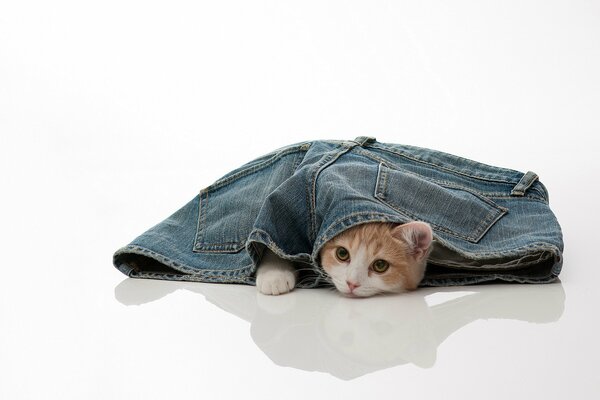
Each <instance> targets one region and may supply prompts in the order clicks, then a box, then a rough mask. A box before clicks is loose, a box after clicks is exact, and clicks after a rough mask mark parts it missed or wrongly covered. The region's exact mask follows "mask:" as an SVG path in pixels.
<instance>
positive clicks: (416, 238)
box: [392, 221, 433, 260]
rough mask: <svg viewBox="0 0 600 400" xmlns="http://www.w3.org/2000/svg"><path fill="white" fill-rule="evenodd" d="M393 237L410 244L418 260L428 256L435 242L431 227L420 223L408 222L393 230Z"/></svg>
mask: <svg viewBox="0 0 600 400" xmlns="http://www.w3.org/2000/svg"><path fill="white" fill-rule="evenodd" d="M392 236H393V237H395V238H396V239H400V240H403V241H404V242H406V243H408V245H409V246H410V248H411V250H412V251H413V255H414V256H415V258H416V259H417V260H420V259H421V258H423V257H424V256H426V255H427V253H428V250H429V247H430V246H431V242H432V240H433V232H432V230H431V226H429V224H428V223H426V222H420V221H414V222H408V223H406V224H402V225H398V226H396V227H395V228H393V229H392Z"/></svg>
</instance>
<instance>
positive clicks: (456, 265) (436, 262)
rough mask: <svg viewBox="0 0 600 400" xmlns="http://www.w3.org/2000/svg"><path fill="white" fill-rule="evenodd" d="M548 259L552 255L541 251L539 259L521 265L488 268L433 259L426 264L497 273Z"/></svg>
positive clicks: (499, 265) (497, 265)
mask: <svg viewBox="0 0 600 400" xmlns="http://www.w3.org/2000/svg"><path fill="white" fill-rule="evenodd" d="M525 255H530V254H525ZM550 258H553V254H552V253H551V252H549V251H543V252H541V253H540V255H539V257H538V258H536V259H535V260H531V261H526V262H521V263H518V264H513V265H508V264H490V265H489V266H483V265H478V266H469V265H467V266H464V265H461V264H460V263H457V262H448V261H440V260H435V259H429V260H428V262H431V263H432V264H434V265H439V266H442V267H447V268H450V269H453V270H454V269H456V270H464V271H497V270H502V271H505V270H517V269H522V268H524V267H528V266H530V265H536V264H539V263H540V262H543V261H546V260H548V259H550ZM483 260H484V261H485V259H483ZM511 261H518V260H514V259H513V260H511Z"/></svg>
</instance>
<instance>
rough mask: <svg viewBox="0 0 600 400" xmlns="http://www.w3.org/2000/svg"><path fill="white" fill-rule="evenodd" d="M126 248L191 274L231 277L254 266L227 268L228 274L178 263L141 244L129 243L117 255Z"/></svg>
mask: <svg viewBox="0 0 600 400" xmlns="http://www.w3.org/2000/svg"><path fill="white" fill-rule="evenodd" d="M125 250H127V251H128V252H129V253H132V254H138V255H142V256H143V255H148V254H149V255H151V256H152V258H153V259H155V260H156V261H159V262H161V263H163V264H165V265H167V266H169V267H171V268H173V269H174V270H176V271H178V272H181V273H185V274H191V275H196V276H198V275H205V274H209V275H211V276H213V275H215V274H216V275H219V276H223V277H229V276H235V275H239V274H241V273H244V272H246V271H248V270H252V268H253V266H254V265H253V264H249V265H246V266H243V267H239V268H232V269H227V270H226V272H227V273H226V274H224V273H223V272H224V271H223V270H222V269H202V270H199V269H197V268H192V267H189V266H187V265H185V264H183V263H178V262H176V261H173V260H171V259H170V258H168V257H165V256H164V255H162V254H160V253H157V252H155V251H152V250H150V249H147V248H145V247H141V246H137V245H128V246H125V247H124V248H122V249H120V250H119V251H117V253H115V257H116V256H118V255H119V254H120V253H122V252H124V251H125Z"/></svg>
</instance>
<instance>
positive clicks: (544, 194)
mask: <svg viewBox="0 0 600 400" xmlns="http://www.w3.org/2000/svg"><path fill="white" fill-rule="evenodd" d="M369 147H372V148H374V149H379V150H382V151H386V152H388V153H392V154H396V155H399V156H401V157H403V158H406V159H408V160H411V161H415V162H419V163H422V164H426V165H430V166H432V167H434V168H436V169H437V168H441V169H443V170H445V171H448V172H451V173H454V174H457V175H462V176H466V177H469V178H473V179H478V180H481V181H486V182H496V183H506V184H509V185H513V188H514V186H515V185H517V184H518V182H515V181H513V180H511V181H509V180H506V179H502V178H496V179H494V178H486V177H483V176H481V175H475V174H473V175H472V174H469V173H467V172H463V171H458V170H454V169H452V168H449V167H448V166H445V165H441V164H435V163H431V162H429V161H425V160H421V159H419V158H414V157H411V156H410V155H407V154H404V153H398V152H397V151H394V150H390V149H386V148H384V147H382V146H378V145H375V146H369ZM358 153H360V154H362V155H364V156H367V157H371V158H373V159H375V160H377V161H380V162H388V161H387V160H384V159H382V158H381V157H379V156H377V155H376V154H373V153H370V152H368V151H364V150H362V149H359V150H358ZM458 158H461V159H464V160H466V161H468V162H471V163H476V164H478V165H484V166H485V167H486V168H492V169H496V170H498V172H496V174H498V175H502V172H511V173H515V174H521V175H525V174H523V173H522V172H520V171H516V170H512V169H509V168H500V167H494V166H491V165H487V164H483V163H480V162H478V161H472V160H468V159H466V158H463V157H458ZM536 183H537V184H539V185H540V187H539V188H538V187H536ZM511 190H512V188H511ZM532 192H536V193H538V194H541V198H542V201H543V202H545V203H546V204H548V191H547V190H546V188H545V187H544V185H543V184H542V182H540V180H539V176H538V180H537V182H535V183H534V184H533V185H532V186H531V187H530V188H528V190H527V191H525V196H524V197H529V196H532V197H536V198H539V196H535V195H531V193H532ZM540 192H541V193H540Z"/></svg>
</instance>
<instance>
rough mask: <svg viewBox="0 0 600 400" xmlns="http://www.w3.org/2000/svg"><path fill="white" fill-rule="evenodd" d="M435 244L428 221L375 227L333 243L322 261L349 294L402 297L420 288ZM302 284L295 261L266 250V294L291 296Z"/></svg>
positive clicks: (261, 272) (261, 276)
mask: <svg viewBox="0 0 600 400" xmlns="http://www.w3.org/2000/svg"><path fill="white" fill-rule="evenodd" d="M432 240H433V234H432V231H431V227H430V226H429V224H427V223H425V222H409V223H406V224H402V225H399V224H393V223H386V222H371V223H366V224H362V225H358V226H355V227H353V228H350V229H348V230H346V231H344V232H342V233H340V234H339V235H337V236H336V237H334V238H332V239H331V240H329V241H328V242H327V243H325V245H324V246H323V248H322V249H321V251H320V252H319V258H320V262H321V266H322V267H323V269H324V270H325V272H326V273H327V275H328V280H329V281H330V282H331V283H332V284H333V285H334V286H335V288H336V289H337V290H338V291H340V292H341V293H343V294H344V295H347V296H350V297H367V296H372V295H374V294H378V293H385V292H392V293H400V292H404V291H406V290H413V289H416V288H417V286H418V285H419V282H421V280H422V279H423V275H424V273H425V266H426V264H427V256H428V255H429V253H430V251H431V243H432ZM297 279H298V273H297V270H296V269H295V268H294V266H293V264H292V263H291V262H290V261H287V260H283V259H280V258H279V257H277V256H276V255H275V254H273V253H272V252H271V251H270V250H268V249H266V250H265V254H264V256H263V259H262V261H261V264H260V266H259V267H258V271H257V275H256V286H257V288H258V290H259V291H260V292H261V293H263V294H270V295H278V294H283V293H287V292H289V291H290V290H292V289H293V288H294V285H295V284H296V281H297Z"/></svg>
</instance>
